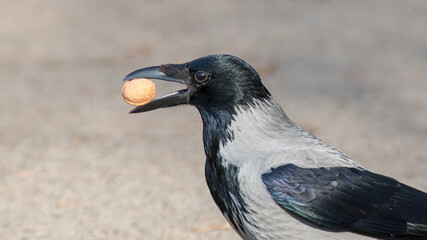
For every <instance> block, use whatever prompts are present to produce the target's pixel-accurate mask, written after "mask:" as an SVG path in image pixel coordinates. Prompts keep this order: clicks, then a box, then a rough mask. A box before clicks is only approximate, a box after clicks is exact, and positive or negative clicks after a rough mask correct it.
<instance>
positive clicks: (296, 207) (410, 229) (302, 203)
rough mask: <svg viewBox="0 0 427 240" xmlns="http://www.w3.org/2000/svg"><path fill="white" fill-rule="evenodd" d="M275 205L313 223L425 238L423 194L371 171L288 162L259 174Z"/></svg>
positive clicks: (378, 234)
mask: <svg viewBox="0 0 427 240" xmlns="http://www.w3.org/2000/svg"><path fill="white" fill-rule="evenodd" d="M262 180H263V182H264V184H265V186H266V187H267V189H268V191H269V192H270V194H271V196H272V198H273V199H274V200H275V201H276V203H277V204H278V205H279V206H280V207H281V208H283V209H284V210H286V211H287V212H289V213H290V214H292V215H293V216H295V217H296V218H298V219H299V220H301V221H303V222H306V223H308V224H310V225H313V226H315V227H318V228H321V229H324V230H330V231H352V232H356V233H360V234H364V235H369V236H374V237H379V238H385V239H427V194H426V193H424V192H421V191H419V190H417V189H414V188H411V187H409V186H407V185H404V184H402V183H399V182H398V181H396V180H394V179H392V178H389V177H386V176H382V175H379V174H375V173H372V172H369V171H364V170H359V169H355V168H346V167H329V168H300V167H297V166H296V165H293V164H287V165H284V166H281V167H278V168H273V169H271V171H269V172H268V173H264V174H263V175H262Z"/></svg>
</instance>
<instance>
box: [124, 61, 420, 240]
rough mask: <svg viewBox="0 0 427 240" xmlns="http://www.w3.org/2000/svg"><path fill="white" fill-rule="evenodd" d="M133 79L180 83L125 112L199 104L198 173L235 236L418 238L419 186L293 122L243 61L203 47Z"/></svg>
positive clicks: (132, 75) (138, 73)
mask: <svg viewBox="0 0 427 240" xmlns="http://www.w3.org/2000/svg"><path fill="white" fill-rule="evenodd" d="M136 78H149V79H160V80H166V81H173V82H179V83H182V84H184V85H186V88H185V89H182V90H179V91H176V92H173V93H169V94H166V95H164V96H161V97H158V98H157V99H155V100H153V101H151V102H150V103H148V104H146V105H142V106H138V107H136V108H134V109H133V110H132V111H131V113H138V112H146V111H151V110H155V109H158V108H165V107H171V106H176V105H181V104H190V105H193V106H195V107H196V108H197V109H198V110H199V112H200V115H201V117H202V120H203V143H204V150H205V154H206V165H205V176H206V181H207V184H208V187H209V190H210V192H211V194H212V197H213V199H214V201H215V203H216V204H217V206H218V207H219V209H220V210H221V212H222V214H223V215H224V217H225V218H226V219H227V221H228V222H229V223H230V225H231V226H232V227H233V229H234V230H235V231H236V232H237V233H238V234H239V235H240V237H241V238H242V239H245V240H261V239H263V240H264V239H313V236H314V239H317V240H319V239H346V240H348V239H372V238H380V239H427V194H426V193H424V192H422V191H419V190H417V189H414V188H412V187H409V186H407V185H405V184H403V183H400V182H398V181H396V180H395V179H393V178H390V177H386V176H383V175H380V174H376V173H373V172H370V171H368V170H366V169H365V168H364V167H362V166H361V165H359V164H358V163H356V162H355V161H353V160H352V159H351V158H350V157H348V156H347V155H345V154H344V153H342V152H341V151H339V150H337V149H336V148H334V147H332V146H331V145H329V144H327V143H325V142H324V141H322V140H320V139H319V138H317V137H315V136H313V135H312V134H310V133H309V132H307V131H306V130H304V129H302V128H301V127H299V126H298V125H296V124H295V123H294V122H292V121H291V120H290V119H289V117H288V116H287V115H286V114H285V112H284V111H283V110H282V108H281V107H280V106H279V105H278V104H277V102H276V101H275V100H274V98H273V97H272V95H271V94H270V93H269V91H268V90H267V89H266V88H265V87H264V85H263V84H262V83H261V79H260V77H259V75H258V73H257V72H256V71H255V70H254V69H253V68H252V67H251V66H250V65H248V64H247V63H246V62H244V61H243V60H241V59H239V58H237V57H234V56H230V55H210V56H206V57H202V58H198V59H196V60H193V61H190V62H188V63H184V64H166V65H161V66H155V67H149V68H143V69H140V70H137V71H134V72H132V73H130V74H129V75H127V76H126V77H125V80H126V81H131V80H132V79H136Z"/></svg>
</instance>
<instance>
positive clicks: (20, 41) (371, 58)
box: [0, 0, 427, 240]
mask: <svg viewBox="0 0 427 240" xmlns="http://www.w3.org/2000/svg"><path fill="white" fill-rule="evenodd" d="M426 13H427V2H426V1H392V0H390V1H360V0H357V1H338V0H337V1H330V0H322V1H320V0H319V1H305V0H304V1H282V0H277V1H264V2H262V1H243V0H238V1H225V0H224V1H215V2H214V1H212V2H211V3H207V2H201V1H195V0H185V1H157V0H156V1H137V0H133V1H125V2H124V1H123V2H122V1H112V0H103V1H101V0H94V1H67V0H59V1H47V0H29V1H20V0H19V1H8V0H0V44H1V45H0V109H1V114H0V239H52V240H53V239H55V240H57V239H150V240H156V239H200V240H203V239H206V240H208V239H230V240H231V239H238V237H237V235H236V234H235V233H234V232H233V231H232V230H202V231H194V229H195V228H203V227H209V226H211V225H214V226H216V225H222V224H224V223H225V220H224V219H223V217H222V216H221V215H220V213H219V211H218V210H217V208H216V206H215V205H214V203H213V201H212V199H211V197H210V195H209V193H208V189H207V187H206V184H205V181H204V176H203V169H204V154H203V148H202V142H201V120H200V117H199V116H198V113H197V111H196V110H195V109H193V108H191V107H177V108H174V109H164V110H158V111H155V112H150V113H145V114H137V115H128V114H127V112H128V111H129V110H130V109H131V107H130V106H128V105H127V104H126V103H125V102H124V101H123V100H122V99H121V96H120V89H121V86H122V82H121V79H122V78H123V77H124V76H125V75H126V74H127V73H129V72H130V71H133V70H135V69H137V68H140V67H144V66H152V65H157V64H161V63H170V62H175V63H179V62H184V61H187V60H191V59H193V58H196V57H199V56H203V55H207V54H212V53H229V54H233V55H237V56H239V57H241V58H243V59H245V60H246V61H247V62H248V63H250V64H251V65H253V66H254V67H255V68H256V69H258V70H259V71H260V73H261V75H262V79H263V81H264V83H265V85H266V86H267V87H268V88H269V89H270V90H271V92H272V93H273V94H274V96H275V97H276V99H277V100H278V101H279V102H280V103H281V105H282V106H283V108H284V109H285V111H287V113H288V115H289V116H290V117H291V118H292V119H293V120H294V121H295V122H297V123H299V124H301V125H302V126H304V127H305V128H307V129H309V130H311V131H313V132H314V133H315V134H316V135H317V136H318V137H320V138H322V139H324V140H326V141H328V142H329V143H331V144H332V145H334V146H336V147H337V148H339V149H341V150H343V151H344V152H346V153H347V154H349V155H350V156H352V157H353V158H354V159H355V160H357V161H358V162H360V163H361V164H363V165H364V166H365V167H367V168H369V169H371V170H373V171H375V172H379V173H382V174H386V175H390V176H393V177H395V178H397V179H399V180H401V181H403V182H405V183H407V184H410V185H412V186H415V187H417V188H420V189H422V190H424V191H427V181H426V180H427V176H426V171H427V152H426V140H427V95H426V94H425V93H426V92H427V67H426V66H427V44H426V43H427V28H426V23H427V14H426ZM176 88H178V86H176V85H171V84H164V83H158V89H159V90H160V91H163V92H167V91H171V90H175V89H176Z"/></svg>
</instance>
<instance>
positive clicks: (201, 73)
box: [194, 71, 209, 82]
mask: <svg viewBox="0 0 427 240" xmlns="http://www.w3.org/2000/svg"><path fill="white" fill-rule="evenodd" d="M194 78H195V79H196V80H197V81H198V82H204V81H206V80H208V78H209V74H207V73H206V72H204V71H198V72H196V73H195V74H194Z"/></svg>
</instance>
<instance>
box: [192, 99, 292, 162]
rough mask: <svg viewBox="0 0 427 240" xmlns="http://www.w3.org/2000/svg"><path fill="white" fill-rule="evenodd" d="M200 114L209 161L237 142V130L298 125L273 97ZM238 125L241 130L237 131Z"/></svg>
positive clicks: (277, 128)
mask: <svg viewBox="0 0 427 240" xmlns="http://www.w3.org/2000/svg"><path fill="white" fill-rule="evenodd" d="M199 111H200V114H201V116H202V120H203V143H204V149H205V154H206V157H207V159H208V160H209V159H211V160H214V159H216V158H217V154H218V149H219V148H220V147H221V146H222V147H224V146H225V145H227V144H228V143H230V142H232V141H233V140H234V138H235V134H236V132H235V131H254V132H258V131H260V129H261V130H265V131H269V130H271V131H275V130H283V129H284V128H287V127H290V126H293V125H294V123H293V122H292V121H291V120H290V119H289V118H288V117H287V116H286V114H285V112H284V111H283V110H282V108H281V107H280V106H279V105H278V104H277V103H276V101H275V100H274V99H273V98H272V97H269V98H266V99H261V100H255V101H252V102H250V103H247V104H238V105H236V106H231V107H228V108H223V109H199ZM235 126H238V128H239V129H238V130H236V127H235Z"/></svg>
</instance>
